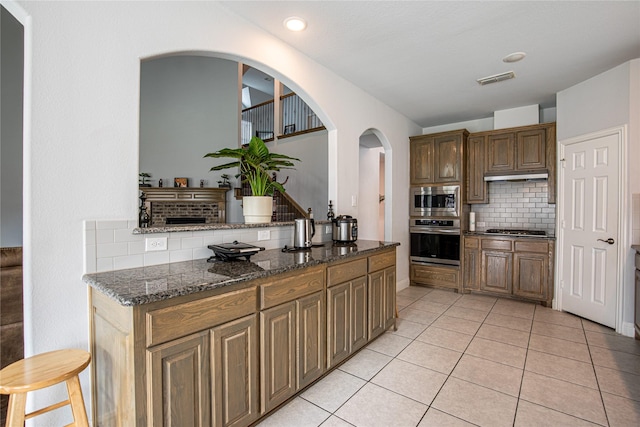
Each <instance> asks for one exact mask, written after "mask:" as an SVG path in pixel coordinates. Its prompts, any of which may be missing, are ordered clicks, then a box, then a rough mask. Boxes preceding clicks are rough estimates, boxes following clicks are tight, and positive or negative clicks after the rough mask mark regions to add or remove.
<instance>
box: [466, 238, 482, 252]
mask: <svg viewBox="0 0 640 427" xmlns="http://www.w3.org/2000/svg"><path fill="white" fill-rule="evenodd" d="M479 245H480V240H479V239H475V238H469V237H465V238H464V247H465V248H469V249H478V247H479Z"/></svg>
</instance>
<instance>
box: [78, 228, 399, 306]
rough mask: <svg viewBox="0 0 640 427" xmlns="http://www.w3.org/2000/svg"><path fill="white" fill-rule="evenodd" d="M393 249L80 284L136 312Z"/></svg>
mask: <svg viewBox="0 0 640 427" xmlns="http://www.w3.org/2000/svg"><path fill="white" fill-rule="evenodd" d="M394 246H399V243H395V242H379V241H373V240H358V241H356V242H355V244H351V245H348V246H346V245H345V246H338V245H333V244H332V243H331V242H327V243H325V244H324V245H323V246H317V247H315V246H314V247H313V248H312V249H311V250H307V251H300V252H283V251H282V250H281V249H269V250H266V251H261V252H258V253H257V254H255V255H253V256H251V258H250V261H246V260H244V259H242V260H235V261H227V262H225V261H214V262H207V260H206V259H198V260H193V261H184V262H175V263H169V264H159V265H153V266H148V267H140V268H131V269H126V270H115V271H107V272H103V273H92V274H85V275H84V276H83V278H82V279H83V281H84V282H85V283H87V284H89V285H90V286H92V287H93V288H95V289H97V290H99V291H100V292H102V293H103V294H105V295H107V296H108V297H109V298H111V299H113V300H115V301H116V302H118V303H119V304H120V305H123V306H136V305H142V304H148V303H151V302H156V301H162V300H167V299H170V298H173V297H178V296H182V295H189V294H193V293H197V292H203V291H208V290H213V289H217V288H221V287H225V286H231V285H234V284H237V283H242V282H246V281H249V280H254V279H258V278H262V277H268V276H271V275H275V274H280V273H284V272H287V271H293V270H297V269H303V268H306V267H310V266H314V265H318V264H326V263H329V262H332V261H337V260H340V259H345V258H349V257H355V256H361V255H366V254H370V253H374V252H376V251H379V250H383V249H388V248H392V247H394Z"/></svg>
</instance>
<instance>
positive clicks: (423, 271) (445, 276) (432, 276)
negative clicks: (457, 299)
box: [410, 264, 459, 288]
mask: <svg viewBox="0 0 640 427" xmlns="http://www.w3.org/2000/svg"><path fill="white" fill-rule="evenodd" d="M458 274H459V270H458V269H457V268H455V267H444V266H443V267H435V266H426V265H415V264H414V265H411V274H410V276H411V281H412V282H416V283H422V284H425V285H433V286H444V287H448V288H457V287H458Z"/></svg>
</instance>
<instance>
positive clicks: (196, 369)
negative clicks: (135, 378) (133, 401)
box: [147, 332, 210, 427]
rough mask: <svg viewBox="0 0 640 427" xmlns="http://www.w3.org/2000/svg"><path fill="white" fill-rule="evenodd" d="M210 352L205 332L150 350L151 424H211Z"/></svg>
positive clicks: (148, 352)
mask: <svg viewBox="0 0 640 427" xmlns="http://www.w3.org/2000/svg"><path fill="white" fill-rule="evenodd" d="M208 355H209V346H208V339H207V333H206V332H201V333H198V334H194V335H191V336H187V337H184V338H181V339H178V340H173V341H170V342H168V343H165V344H162V345H159V346H156V347H153V348H152V349H149V350H148V351H147V364H148V366H147V372H149V378H148V380H147V383H148V393H149V398H150V400H149V402H153V404H149V405H148V411H149V413H148V420H149V425H154V426H167V427H170V426H173V427H179V426H184V425H190V426H201V427H204V426H208V425H210V421H209V414H210V406H209V392H210V386H209V378H210V376H209V357H208Z"/></svg>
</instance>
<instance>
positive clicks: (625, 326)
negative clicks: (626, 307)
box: [620, 322, 636, 338]
mask: <svg viewBox="0 0 640 427" xmlns="http://www.w3.org/2000/svg"><path fill="white" fill-rule="evenodd" d="M635 332H636V328H635V326H634V324H633V323H632V322H622V328H620V333H621V334H622V335H624V336H625V337H631V338H633V337H634V336H635Z"/></svg>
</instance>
